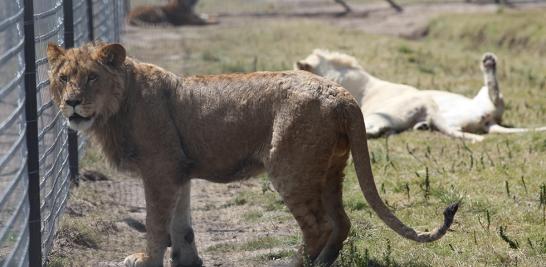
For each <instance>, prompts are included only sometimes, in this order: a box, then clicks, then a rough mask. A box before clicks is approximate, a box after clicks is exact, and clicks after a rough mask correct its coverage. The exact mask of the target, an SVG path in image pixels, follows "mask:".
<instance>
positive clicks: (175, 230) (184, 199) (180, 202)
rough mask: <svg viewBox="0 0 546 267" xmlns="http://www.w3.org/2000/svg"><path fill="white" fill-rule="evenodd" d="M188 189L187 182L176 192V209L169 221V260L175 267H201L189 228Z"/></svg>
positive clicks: (191, 230) (189, 184)
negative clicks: (170, 245)
mask: <svg viewBox="0 0 546 267" xmlns="http://www.w3.org/2000/svg"><path fill="white" fill-rule="evenodd" d="M190 188H191V182H190V181H187V182H185V183H184V184H183V185H182V186H181V187H180V189H179V190H178V196H177V201H176V207H175V208H174V213H173V217H172V220H171V241H172V248H171V259H172V262H173V266H177V267H178V266H180V267H181V266H184V267H190V266H191V267H200V266H202V265H203V261H202V260H201V259H200V258H199V256H198V253H197V248H196V246H195V235H194V232H193V228H192V226H191V205H190V191H191V190H190Z"/></svg>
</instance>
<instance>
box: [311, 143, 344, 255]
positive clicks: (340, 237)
mask: <svg viewBox="0 0 546 267" xmlns="http://www.w3.org/2000/svg"><path fill="white" fill-rule="evenodd" d="M348 152H349V150H347V153H346V154H344V155H339V156H334V158H333V159H332V162H331V164H330V168H329V170H328V174H327V176H326V182H325V184H324V185H323V190H322V204H323V208H324V211H325V213H326V215H327V217H328V220H329V223H330V225H331V229H332V230H331V232H330V233H328V234H326V235H323V238H327V241H326V244H325V245H324V247H323V248H322V251H321V252H320V254H319V256H318V257H317V258H316V260H315V262H314V263H315V264H316V266H330V265H331V264H332V263H333V262H334V261H335V260H336V258H337V257H338V255H339V251H340V250H341V248H342V247H343V241H345V239H347V236H348V235H349V230H350V228H351V223H350V221H349V217H348V216H347V214H346V213H345V210H344V208H343V199H342V182H343V176H344V174H343V170H344V169H345V166H346V164H347V158H348V156H349V153H348Z"/></svg>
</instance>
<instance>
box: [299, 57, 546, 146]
mask: <svg viewBox="0 0 546 267" xmlns="http://www.w3.org/2000/svg"><path fill="white" fill-rule="evenodd" d="M480 65H481V69H482V72H483V75H484V83H485V84H484V86H483V87H482V88H481V89H480V91H479V92H478V94H477V95H476V96H475V97H474V98H467V97H465V96H463V95H459V94H454V93H450V92H445V91H437V90H421V91H420V90H418V89H416V88H415V87H412V86H408V85H404V84H397V83H391V82H388V81H384V80H381V79H379V78H377V77H374V76H372V75H370V74H369V73H367V72H366V71H365V70H364V69H363V68H362V67H361V66H360V65H359V64H358V62H357V61H356V59H355V58H353V57H351V56H349V55H346V54H342V53H339V52H329V51H326V50H320V49H315V50H314V51H313V53H312V54H311V55H309V56H308V57H307V58H306V59H304V60H301V61H298V62H297V64H296V66H295V68H297V69H303V70H307V71H310V72H313V73H315V74H317V75H320V76H323V77H326V78H327V79H330V80H333V81H335V82H337V83H339V84H340V85H342V86H343V87H345V88H346V89H347V90H349V91H350V92H351V94H352V95H353V96H354V97H355V98H356V100H357V101H358V102H359V104H360V107H361V109H362V112H363V114H364V120H365V123H366V131H367V133H368V136H370V137H376V136H379V135H382V134H389V133H392V132H401V131H404V130H407V129H411V128H414V129H423V128H431V129H435V130H438V131H440V132H442V133H444V134H446V135H449V136H451V137H455V138H462V139H465V140H469V141H472V142H477V141H482V140H483V136H480V135H477V134H476V133H517V132H526V131H530V130H536V131H546V127H541V128H537V129H524V128H506V127H503V126H501V125H500V122H501V119H502V113H503V112H504V101H503V98H502V94H501V93H500V91H499V89H498V83H497V79H496V58H495V55H493V54H492V53H486V54H484V56H483V58H482V61H481V64H480Z"/></svg>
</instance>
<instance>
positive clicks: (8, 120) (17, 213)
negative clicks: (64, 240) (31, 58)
mask: <svg viewBox="0 0 546 267" xmlns="http://www.w3.org/2000/svg"><path fill="white" fill-rule="evenodd" d="M23 41H24V35H23V8H22V3H21V1H4V2H2V3H0V263H2V265H3V266H26V265H27V264H28V258H27V253H26V247H27V245H28V227H27V224H26V221H27V220H28V214H29V206H28V198H27V188H28V176H27V165H26V155H27V152H26V143H25V113H24V111H25V110H24V103H25V95H24V82H23V74H24V52H23Z"/></svg>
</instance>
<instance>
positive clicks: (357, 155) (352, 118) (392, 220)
mask: <svg viewBox="0 0 546 267" xmlns="http://www.w3.org/2000/svg"><path fill="white" fill-rule="evenodd" d="M344 113H345V114H344V115H345V116H344V117H345V118H344V119H345V120H344V121H345V124H346V127H347V132H348V137H349V143H350V148H351V152H352V155H353V161H354V164H355V168H356V173H357V176H358V182H359V184H360V188H361V190H362V193H363V194H364V197H365V198H366V200H367V201H368V203H369V205H370V206H371V207H372V209H373V210H374V211H375V212H376V213H377V215H378V216H379V218H381V220H382V221H383V222H385V224H387V225H388V226H389V227H390V228H391V229H393V230H394V231H395V232H397V233H398V234H400V235H401V236H403V237H405V238H408V239H411V240H414V241H417V242H431V241H434V240H438V239H440V238H441V237H442V236H444V235H445V233H446V232H447V230H448V229H449V227H450V226H451V224H452V223H453V217H454V216H455V213H456V212H457V209H458V207H459V204H458V203H455V204H451V205H449V206H448V207H447V208H446V209H445V211H444V223H443V224H442V225H441V226H439V227H438V228H436V229H435V230H433V231H432V232H418V231H415V230H414V229H412V228H410V227H408V226H406V225H405V224H404V223H402V222H401V221H400V220H399V219H398V218H397V217H396V216H395V215H394V214H393V213H392V212H391V211H390V210H389V208H388V207H387V206H386V205H385V204H384V203H383V200H381V197H380V196H379V193H378V192H377V188H376V187H375V181H374V177H373V174H372V169H371V166H370V157H369V153H368V144H367V141H366V128H365V125H364V117H363V115H362V112H361V110H360V108H359V107H358V105H357V104H356V102H355V103H354V104H353V103H351V104H349V105H347V106H346V108H345V112H344Z"/></svg>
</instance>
